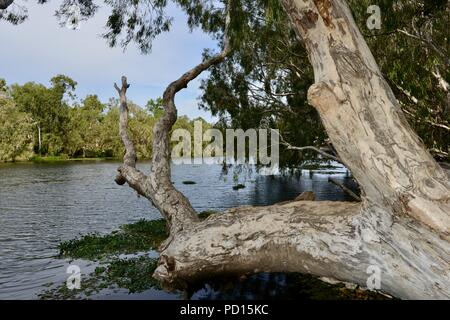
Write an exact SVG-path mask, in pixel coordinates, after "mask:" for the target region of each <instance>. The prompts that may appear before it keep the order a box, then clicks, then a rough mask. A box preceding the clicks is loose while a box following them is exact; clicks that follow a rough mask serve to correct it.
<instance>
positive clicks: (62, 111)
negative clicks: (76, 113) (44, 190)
mask: <svg viewBox="0 0 450 320" xmlns="http://www.w3.org/2000/svg"><path fill="white" fill-rule="evenodd" d="M50 82H51V84H52V85H51V87H46V86H44V85H42V84H37V83H34V82H27V83H25V84H24V85H18V84H14V85H12V86H11V96H12V98H13V100H14V103H15V104H16V105H17V108H19V110H20V111H22V112H26V113H29V114H30V115H31V117H32V119H33V122H34V123H35V132H36V134H35V137H36V139H34V141H36V145H35V150H36V151H37V152H39V153H41V152H44V153H50V154H58V153H60V152H62V151H64V146H65V145H66V142H67V141H66V140H65V137H66V133H67V124H68V123H69V105H68V103H67V101H66V95H68V96H69V97H70V96H72V92H73V91H74V90H75V87H76V82H75V81H73V80H72V79H70V78H69V77H67V76H63V75H58V76H55V77H53V78H52V79H51V80H50Z"/></svg>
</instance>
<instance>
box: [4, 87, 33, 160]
mask: <svg viewBox="0 0 450 320" xmlns="http://www.w3.org/2000/svg"><path fill="white" fill-rule="evenodd" d="M0 123H1V125H0V161H16V160H28V159H29V158H30V157H31V156H32V155H33V130H34V124H33V121H32V119H31V117H30V115H29V114H27V113H25V112H21V111H20V110H19V109H18V108H17V107H16V105H15V104H14V103H13V102H12V101H11V100H9V99H7V98H2V97H1V96H0Z"/></svg>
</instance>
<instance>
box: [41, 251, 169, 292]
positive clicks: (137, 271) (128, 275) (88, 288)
mask: <svg viewBox="0 0 450 320" xmlns="http://www.w3.org/2000/svg"><path fill="white" fill-rule="evenodd" d="M156 266H157V259H154V258H150V257H148V256H140V257H135V258H130V259H119V258H116V259H113V260H111V261H109V262H108V263H107V264H104V265H100V266H98V267H97V268H96V269H95V271H94V272H93V273H91V274H89V275H88V276H87V277H82V281H81V287H80V289H73V290H71V289H68V287H67V286H66V284H65V283H63V284H61V285H59V286H57V287H53V288H49V289H47V290H45V291H43V292H42V293H40V294H39V295H38V298H39V299H42V300H50V299H51V300H72V299H73V300H75V299H89V297H90V296H91V295H93V294H97V293H100V292H101V291H102V290H105V289H110V290H114V289H117V288H122V289H127V290H128V291H129V293H137V292H142V291H145V290H148V289H151V288H154V289H160V287H159V284H158V282H157V281H156V280H155V279H153V278H152V274H153V272H154V271H155V269H156Z"/></svg>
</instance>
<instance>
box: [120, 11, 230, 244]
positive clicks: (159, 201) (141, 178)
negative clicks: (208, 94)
mask: <svg viewBox="0 0 450 320" xmlns="http://www.w3.org/2000/svg"><path fill="white" fill-rule="evenodd" d="M229 23H230V14H229V9H228V7H227V9H226V25H225V39H224V48H223V50H222V51H221V52H220V53H218V54H217V55H214V56H212V57H210V58H208V59H206V60H205V61H203V62H202V63H200V64H199V65H197V66H196V67H194V68H192V69H191V70H189V71H188V72H186V73H184V74H183V75H182V76H181V77H180V78H179V79H177V80H175V81H173V82H172V83H170V84H169V85H168V86H167V88H166V90H165V91H164V94H163V106H164V114H163V116H162V117H161V118H160V119H159V120H158V122H157V123H156V125H155V127H154V129H153V149H152V166H151V169H150V174H149V175H148V176H146V175H144V174H143V173H142V172H140V171H139V170H137V169H136V152H135V148H134V145H133V142H132V141H131V139H130V138H129V136H128V133H127V123H128V115H127V113H128V108H127V104H126V90H127V88H128V87H129V85H128V84H127V82H126V78H125V77H122V88H119V87H118V86H117V85H115V88H116V90H117V91H118V92H119V95H120V97H121V117H120V135H121V138H122V142H123V144H124V146H125V149H126V153H125V157H124V164H123V165H122V166H120V168H119V175H118V177H117V178H116V182H117V183H119V184H123V183H125V182H127V183H128V185H129V186H130V187H132V188H133V189H134V190H136V191H137V192H138V193H139V194H141V195H143V196H144V197H146V198H148V199H149V200H150V201H151V202H152V204H153V205H154V206H155V207H156V208H157V209H158V210H159V211H160V212H161V214H162V215H163V217H164V218H165V219H166V220H167V224H168V226H169V229H170V234H171V236H173V235H174V234H176V233H177V232H178V231H180V230H182V229H184V228H186V227H187V226H189V225H192V224H193V223H195V222H198V221H199V218H198V216H197V213H196V212H195V210H194V208H193V207H192V205H191V204H190V202H189V200H188V199H187V198H186V197H185V196H184V195H183V194H182V193H181V192H180V191H178V190H177V189H176V188H175V187H174V185H173V184H172V181H171V168H170V165H171V156H170V137H169V135H170V132H171V129H172V126H173V125H174V123H175V121H176V120H177V109H176V106H175V95H176V94H177V92H179V91H180V90H182V89H183V88H186V87H187V86H188V84H189V82H190V81H192V80H193V79H195V78H196V77H197V76H198V75H200V74H201V73H202V72H203V71H205V70H207V69H208V68H209V67H211V66H212V65H215V64H218V63H220V62H222V61H223V60H224V59H225V57H227V56H228V55H229V54H230V52H231V48H230V45H229V41H228V26H229ZM169 241H170V240H169Z"/></svg>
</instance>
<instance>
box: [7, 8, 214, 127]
mask: <svg viewBox="0 0 450 320" xmlns="http://www.w3.org/2000/svg"><path fill="white" fill-rule="evenodd" d="M36 2H37V1H36V0H29V1H26V2H24V1H23V0H22V2H21V3H19V4H24V5H25V6H26V7H27V8H28V16H29V17H28V19H27V20H26V21H25V22H24V23H22V24H20V25H18V26H13V25H11V24H9V23H6V22H4V21H0V43H1V47H0V78H4V79H6V81H7V83H8V84H12V83H19V84H24V83H25V82H28V81H34V82H38V83H42V84H45V85H50V84H49V81H50V79H51V78H52V77H53V76H55V75H57V74H64V75H67V76H69V77H71V78H72V79H74V80H75V81H77V82H78V86H77V90H76V95H77V97H78V98H79V99H82V98H84V97H85V96H86V95H88V94H97V95H98V96H99V98H100V99H101V100H102V101H103V102H107V101H108V99H109V98H110V97H115V96H116V92H115V90H114V88H113V84H114V82H120V77H121V76H122V75H126V76H127V77H128V82H129V83H130V84H131V87H130V89H129V90H128V98H129V99H130V100H132V101H133V102H135V103H137V104H138V105H140V106H145V104H146V102H147V101H148V100H149V99H156V98H158V97H160V96H161V95H162V93H163V91H164V89H165V88H166V86H167V85H168V84H169V83H170V82H171V81H173V80H175V79H177V78H178V77H179V76H181V75H182V74H183V73H184V72H186V71H187V70H189V69H190V68H192V67H193V66H195V65H197V64H198V63H199V62H201V59H202V52H203V50H204V49H205V48H212V49H215V48H217V43H216V42H215V41H213V40H212V39H211V38H210V37H209V36H207V35H206V34H204V33H202V32H201V31H199V30H195V31H193V32H192V33H191V32H189V29H188V27H187V25H186V18H185V16H184V15H183V13H182V11H181V10H180V9H179V8H178V7H175V6H174V5H171V6H170V7H169V10H168V14H169V15H170V16H172V17H174V22H173V24H172V28H171V31H170V32H169V33H163V34H161V35H159V36H158V38H156V39H155V40H154V42H153V49H152V51H151V52H150V53H149V54H147V55H143V54H141V53H140V52H139V50H138V49H137V48H136V47H135V46H134V45H133V44H132V45H130V46H129V47H128V48H127V50H126V51H124V50H123V49H122V48H121V47H117V48H109V46H108V45H107V43H106V41H105V40H104V39H102V38H101V37H100V34H102V33H103V32H104V31H105V29H104V24H105V21H106V18H107V14H108V11H107V9H106V8H104V9H100V11H99V12H98V13H97V14H96V15H95V17H94V18H91V19H90V20H88V21H83V22H81V25H80V28H79V30H70V29H68V28H67V27H60V25H59V23H58V19H57V18H56V17H55V16H54V12H55V10H56V8H57V5H58V3H59V1H50V3H48V4H45V5H38V4H36ZM202 77H203V78H204V77H205V75H201V76H200V77H199V78H198V79H196V80H194V81H192V82H191V83H190V85H189V87H188V88H186V89H184V90H183V91H181V92H180V93H178V94H177V97H176V104H177V107H178V114H179V115H187V116H188V117H190V118H196V117H199V116H201V117H203V118H205V119H206V120H208V121H212V120H213V118H212V116H211V114H210V113H208V112H206V111H203V110H199V108H198V97H199V96H200V94H201V91H200V90H199V86H200V79H201V78H202Z"/></svg>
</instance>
